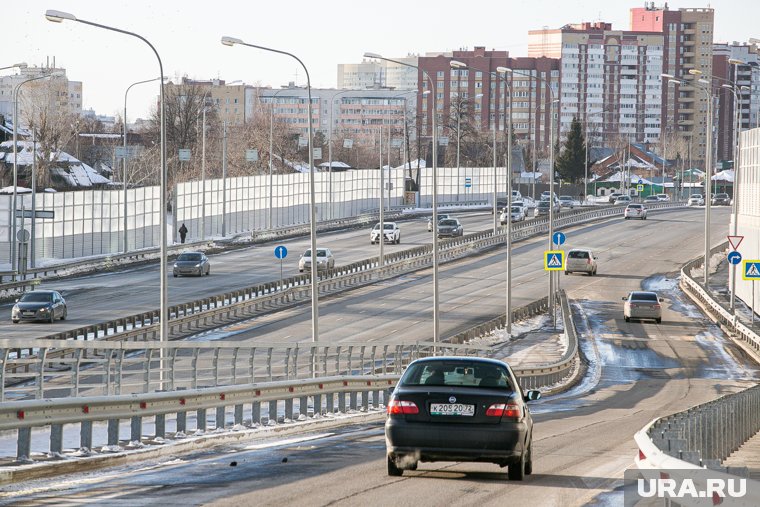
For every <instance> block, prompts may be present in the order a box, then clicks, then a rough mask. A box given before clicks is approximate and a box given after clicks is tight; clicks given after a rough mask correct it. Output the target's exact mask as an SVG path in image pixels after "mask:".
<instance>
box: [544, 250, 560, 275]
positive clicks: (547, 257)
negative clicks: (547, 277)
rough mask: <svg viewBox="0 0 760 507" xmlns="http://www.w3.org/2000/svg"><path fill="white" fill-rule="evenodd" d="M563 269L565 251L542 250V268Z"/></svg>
mask: <svg viewBox="0 0 760 507" xmlns="http://www.w3.org/2000/svg"><path fill="white" fill-rule="evenodd" d="M563 269H565V251H564V250H545V251H544V270H546V271H562V270H563Z"/></svg>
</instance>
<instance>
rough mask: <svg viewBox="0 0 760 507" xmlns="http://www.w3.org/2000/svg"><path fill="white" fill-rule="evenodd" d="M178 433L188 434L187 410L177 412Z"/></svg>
mask: <svg viewBox="0 0 760 507" xmlns="http://www.w3.org/2000/svg"><path fill="white" fill-rule="evenodd" d="M177 433H182V434H185V435H186V434H187V412H184V411H182V412H177Z"/></svg>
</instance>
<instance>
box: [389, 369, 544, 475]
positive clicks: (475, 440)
mask: <svg viewBox="0 0 760 507" xmlns="http://www.w3.org/2000/svg"><path fill="white" fill-rule="evenodd" d="M539 398H540V393H539V392H538V391H527V392H526V393H525V394H523V392H522V390H521V388H520V385H519V384H518V383H517V379H516V378H515V376H514V374H513V373H512V370H511V369H510V367H509V365H507V364H506V363H504V362H502V361H497V360H494V359H484V358H475V357H429V358H425V359H418V360H416V361H414V362H412V363H411V364H410V365H409V367H408V368H407V369H406V371H405V372H404V375H403V376H402V377H401V380H399V382H398V384H397V385H396V388H395V389H394V390H393V393H392V395H391V397H390V399H389V401H388V406H387V409H386V411H387V414H388V416H387V419H386V421H385V442H386V444H385V445H386V456H387V466H388V475H392V476H400V475H402V474H403V472H404V470H416V469H417V463H418V462H420V461H422V462H426V461H427V462H429V461H471V462H486V463H496V464H497V465H499V466H501V467H505V466H507V467H509V471H508V476H509V478H510V479H513V480H523V478H524V477H525V476H526V475H530V474H531V473H532V472H533V454H532V445H531V443H532V441H533V440H532V439H533V419H532V418H531V415H530V410H528V405H527V402H528V401H529V400H537V399H539Z"/></svg>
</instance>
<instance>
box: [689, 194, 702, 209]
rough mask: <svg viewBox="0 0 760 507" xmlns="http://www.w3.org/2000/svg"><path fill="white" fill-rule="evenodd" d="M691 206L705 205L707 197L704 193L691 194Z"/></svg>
mask: <svg viewBox="0 0 760 507" xmlns="http://www.w3.org/2000/svg"><path fill="white" fill-rule="evenodd" d="M688 204H689V206H704V205H705V198H704V197H702V194H691V195H690V196H689V203H688Z"/></svg>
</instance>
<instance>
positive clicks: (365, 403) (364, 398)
mask: <svg viewBox="0 0 760 507" xmlns="http://www.w3.org/2000/svg"><path fill="white" fill-rule="evenodd" d="M362 408H363V409H364V411H365V412H369V391H362Z"/></svg>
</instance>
